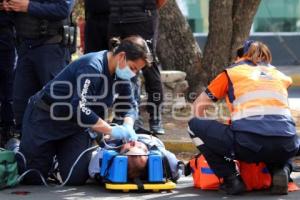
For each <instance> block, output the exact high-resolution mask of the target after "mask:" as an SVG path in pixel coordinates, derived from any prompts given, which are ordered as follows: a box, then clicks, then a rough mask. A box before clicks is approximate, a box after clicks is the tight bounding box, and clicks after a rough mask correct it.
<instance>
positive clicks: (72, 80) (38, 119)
mask: <svg viewBox="0 0 300 200" xmlns="http://www.w3.org/2000/svg"><path fill="white" fill-rule="evenodd" d="M112 47H113V49H112V50H111V51H106V50H105V51H100V52H95V53H90V54H87V55H85V56H82V57H81V58H80V59H78V60H76V61H74V62H73V63H71V64H69V65H68V66H67V67H66V68H65V69H64V70H63V71H62V72H61V73H59V74H58V75H57V76H56V77H55V78H54V80H52V81H50V82H49V83H48V84H47V85H46V86H45V87H44V88H43V89H42V90H41V91H39V92H38V93H37V94H35V95H34V96H32V97H31V98H30V101H29V103H28V106H27V108H26V112H25V116H24V120H23V122H24V126H23V130H22V132H23V135H22V138H21V144H20V152H21V153H23V154H24V156H25V158H26V160H27V166H26V167H25V166H24V164H23V161H22V160H21V159H19V162H18V164H19V166H20V173H22V172H24V171H25V170H26V169H37V170H38V171H40V172H41V174H42V175H43V176H44V177H47V175H48V173H49V170H50V168H51V165H52V160H53V157H54V156H56V157H57V160H58V168H59V171H60V175H61V177H62V180H66V177H67V175H68V173H69V171H70V168H71V166H72V164H73V163H74V162H75V160H76V159H77V158H78V156H79V155H80V154H81V153H82V152H83V151H84V150H86V149H87V148H89V147H90V145H91V141H90V134H89V133H88V131H89V130H90V131H94V132H97V133H103V134H108V135H110V136H111V137H112V138H115V139H126V140H136V133H135V131H134V130H133V123H134V119H135V118H136V116H137V107H136V102H135V101H134V99H133V97H132V94H131V91H132V89H131V85H130V84H129V83H130V82H129V79H130V78H132V77H133V76H135V74H136V73H137V72H138V71H139V70H141V69H142V68H143V67H145V66H147V65H148V63H149V62H150V60H151V56H150V55H151V54H150V51H149V48H148V46H147V44H146V42H145V40H143V39H142V38H141V37H139V36H130V37H127V38H125V39H124V40H122V41H118V40H117V39H114V40H113V39H112ZM119 80H121V82H122V83H123V84H117V83H118V82H119ZM126 83H127V84H126ZM116 95H119V96H123V97H126V99H127V102H128V104H127V105H128V109H127V111H126V115H125V118H124V123H123V125H118V126H114V127H111V126H110V125H109V124H108V123H107V122H105V121H104V119H105V118H104V117H105V113H106V112H107V110H108V107H110V106H111V105H112V104H113V100H114V96H116ZM89 161H90V154H84V156H83V157H81V158H80V159H79V162H78V163H77V165H76V166H75V168H74V170H73V173H72V175H71V176H70V179H69V180H68V182H67V184H68V185H81V184H84V183H85V182H86V180H87V179H88V165H89ZM23 182H24V183H26V184H41V179H40V177H39V175H38V174H35V173H30V174H28V175H27V176H25V178H24V180H23Z"/></svg>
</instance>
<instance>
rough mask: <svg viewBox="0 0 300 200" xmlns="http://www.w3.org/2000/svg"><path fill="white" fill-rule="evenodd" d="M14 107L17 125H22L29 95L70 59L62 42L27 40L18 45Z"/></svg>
mask: <svg viewBox="0 0 300 200" xmlns="http://www.w3.org/2000/svg"><path fill="white" fill-rule="evenodd" d="M17 49H18V62H17V68H16V75H15V82H14V92H13V100H14V104H13V109H14V114H15V118H16V123H17V126H19V127H20V126H21V124H22V119H23V115H24V112H25V108H26V105H27V102H28V99H29V97H31V96H32V95H34V94H35V93H36V92H37V91H39V90H40V89H42V87H43V86H44V85H45V84H46V83H47V82H49V81H50V80H51V79H53V78H54V77H55V76H56V75H57V74H58V73H59V72H60V71H61V70H62V69H63V68H64V67H65V66H66V65H67V61H68V56H69V55H67V53H68V52H67V50H66V48H65V47H64V46H62V45H61V44H44V45H43V44H41V45H37V46H34V45H32V44H29V43H28V44H27V42H26V41H24V42H22V43H21V44H20V45H19V46H18V48H17Z"/></svg>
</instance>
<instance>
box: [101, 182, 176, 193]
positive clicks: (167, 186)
mask: <svg viewBox="0 0 300 200" xmlns="http://www.w3.org/2000/svg"><path fill="white" fill-rule="evenodd" d="M105 188H106V189H108V190H122V191H123V192H128V191H130V190H138V186H137V185H136V184H130V183H124V184H117V183H106V184H105ZM175 188H176V184H175V183H173V182H172V181H168V182H166V183H145V184H144V189H145V190H153V191H154V192H158V191H160V190H173V189H175Z"/></svg>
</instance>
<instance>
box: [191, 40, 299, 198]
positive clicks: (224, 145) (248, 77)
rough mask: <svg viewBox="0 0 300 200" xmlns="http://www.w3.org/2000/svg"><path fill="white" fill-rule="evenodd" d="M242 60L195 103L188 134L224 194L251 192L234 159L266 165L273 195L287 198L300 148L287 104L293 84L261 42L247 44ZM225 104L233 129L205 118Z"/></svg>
mask: <svg viewBox="0 0 300 200" xmlns="http://www.w3.org/2000/svg"><path fill="white" fill-rule="evenodd" d="M240 56H241V58H239V59H238V60H237V61H236V62H235V63H234V64H233V65H231V66H229V67H228V68H226V69H225V70H224V71H223V72H222V73H220V74H219V75H218V76H217V77H216V78H215V79H214V80H213V81H212V82H211V83H210V84H209V86H208V87H207V89H206V90H205V91H204V92H202V93H201V94H200V96H199V97H198V98H197V99H196V100H195V102H194V104H193V108H194V114H195V117H194V118H192V119H191V120H190V121H189V123H188V132H189V135H190V137H191V138H192V140H193V142H194V144H195V145H196V146H197V148H198V149H199V150H200V151H201V153H203V155H204V157H205V158H206V160H207V162H208V164H209V166H210V167H211V169H212V170H213V172H214V173H215V174H216V175H217V177H218V178H223V181H224V182H223V184H221V186H220V188H219V189H221V190H224V191H225V192H226V193H227V194H232V195H234V194H240V193H243V192H244V191H246V187H245V184H244V183H243V180H242V178H241V176H240V174H239V172H238V171H237V170H236V166H235V163H234V161H233V160H234V159H236V160H240V161H245V162H249V163H259V162H264V163H266V165H267V168H268V170H269V171H270V173H271V175H272V185H271V192H272V193H274V194H287V192H288V177H289V173H290V171H291V165H290V158H292V157H293V156H294V155H296V153H297V151H298V148H299V142H298V137H297V135H296V128H295V122H294V121H293V119H292V116H291V112H290V109H289V105H288V92H287V88H288V87H289V86H290V85H291V83H292V80H291V78H290V77H288V76H286V75H285V74H283V73H282V72H280V71H278V70H277V69H276V68H275V67H274V66H272V65H271V60H272V55H271V52H270V50H269V48H268V47H267V46H266V45H265V44H264V43H262V42H259V41H252V40H247V41H246V42H245V43H244V45H243V48H242V53H241V55H240ZM222 99H225V100H226V103H227V107H228V109H229V111H230V114H231V115H230V124H228V125H227V124H223V123H221V122H218V121H216V120H213V119H208V118H205V110H206V109H207V107H209V106H210V105H212V104H213V102H216V101H218V100H222Z"/></svg>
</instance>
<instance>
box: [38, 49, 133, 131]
mask: <svg viewBox="0 0 300 200" xmlns="http://www.w3.org/2000/svg"><path fill="white" fill-rule="evenodd" d="M116 83H119V84H116ZM42 93H44V95H45V96H46V97H48V101H51V104H52V105H53V103H62V104H64V103H65V104H68V106H69V108H70V107H71V108H72V117H73V118H75V119H77V121H79V122H81V123H83V124H84V125H93V124H95V123H96V122H97V121H98V119H99V117H101V118H103V116H104V117H105V113H107V111H108V108H109V107H111V106H112V104H113V102H114V99H115V97H117V96H122V97H124V99H126V102H127V106H126V108H125V115H124V116H129V117H132V118H133V119H136V117H137V103H136V101H135V100H134V96H133V90H132V87H131V83H130V82H129V81H121V80H116V76H115V75H114V74H113V75H111V74H110V73H109V70H108V62H107V51H100V52H95V53H89V54H86V55H84V56H82V57H81V58H80V59H78V60H76V61H74V62H72V63H71V64H69V65H68V66H67V67H66V68H65V69H64V70H63V71H62V72H61V73H59V74H58V75H57V76H56V77H55V78H54V79H53V80H52V81H50V82H49V83H48V84H47V85H46V86H45V87H44V88H43V90H42ZM123 103H124V102H123ZM68 106H55V107H54V109H53V110H54V115H55V116H61V115H66V113H68V110H66V109H69V108H68ZM106 117H107V116H106Z"/></svg>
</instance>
